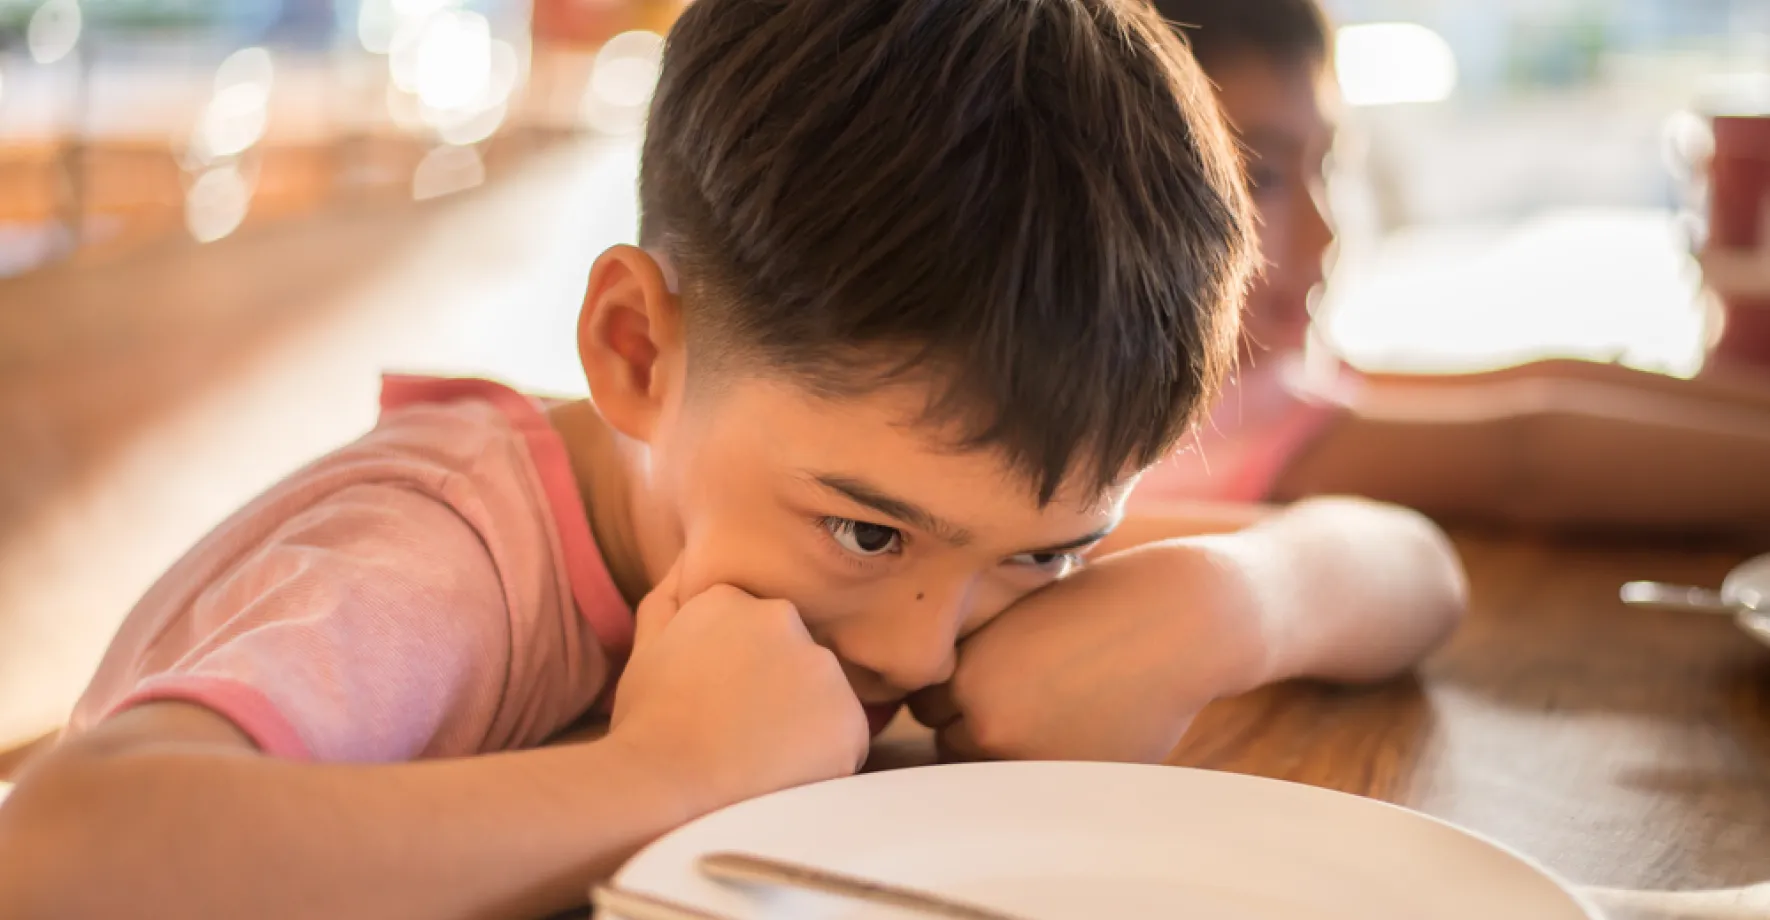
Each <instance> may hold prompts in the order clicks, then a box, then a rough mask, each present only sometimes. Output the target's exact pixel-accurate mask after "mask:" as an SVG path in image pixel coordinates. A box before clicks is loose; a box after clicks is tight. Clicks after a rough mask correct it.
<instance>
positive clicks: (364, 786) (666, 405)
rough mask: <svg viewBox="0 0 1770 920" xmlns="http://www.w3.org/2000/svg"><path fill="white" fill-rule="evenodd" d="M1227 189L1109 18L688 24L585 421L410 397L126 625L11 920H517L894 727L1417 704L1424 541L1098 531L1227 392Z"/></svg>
mask: <svg viewBox="0 0 1770 920" xmlns="http://www.w3.org/2000/svg"><path fill="white" fill-rule="evenodd" d="M1240 181H1241V180H1240V176H1239V173H1238V171H1237V169H1236V163H1235V160H1234V156H1233V152H1232V148H1231V145H1230V143H1229V140H1228V138H1227V135H1226V133H1225V131H1224V130H1223V128H1222V126H1221V125H1220V123H1219V122H1218V120H1217V118H1216V116H1215V114H1214V109H1213V107H1212V105H1211V102H1210V97H1209V92H1208V90H1207V89H1206V88H1205V87H1204V85H1203V83H1202V81H1201V80H1200V79H1199V77H1198V75H1197V73H1196V71H1195V69H1194V68H1193V66H1192V65H1191V63H1190V61H1189V59H1188V58H1187V57H1186V56H1185V54H1184V51H1183V50H1182V49H1181V48H1180V46H1179V45H1178V44H1177V43H1176V41H1175V39H1174V38H1173V37H1172V36H1171V35H1169V34H1168V32H1167V30H1166V27H1165V26H1164V25H1163V23H1162V22H1161V21H1160V20H1159V19H1157V18H1155V17H1154V16H1153V14H1151V13H1150V12H1149V11H1148V10H1147V9H1145V7H1144V6H1143V5H1142V4H1141V3H1140V2H1137V0H1046V2H1038V3H1028V2H1024V0H893V2H883V0H877V2H875V0H700V2H698V3H696V4H694V5H693V6H691V7H690V8H689V9H688V11H687V13H686V14H685V16H684V18H683V20H682V21H681V22H680V24H679V25H678V26H677V28H676V30H675V31H674V32H673V34H672V36H671V39H670V45H669V48H668V51H667V53H666V56H665V62H664V66H663V74H662V77H661V82H660V85H659V87H658V91H657V96H656V99H655V101H654V104H653V111H652V120H651V124H650V130H649V132H648V136H647V139H646V146H645V153H644V165H643V169H642V178H641V199H642V204H643V214H644V217H643V227H642V233H641V237H642V242H643V244H644V246H645V248H644V249H638V248H632V247H616V248H614V249H611V250H610V251H608V252H605V253H603V254H602V256H601V257H600V258H598V259H597V261H596V263H595V266H594V267H593V269H592V271H591V276H590V281H589V285H588V289H587V292H586V296H585V304H584V310H583V313H582V318H581V321H580V324H579V328H578V331H577V332H578V343H579V347H580V352H581V355H582V358H583V364H584V369H585V373H586V377H587V380H588V383H589V385H590V391H591V393H592V396H593V398H594V406H592V405H591V404H590V403H570V404H563V405H553V406H551V407H543V406H542V405H541V404H539V403H537V402H535V401H533V400H530V399H528V398H527V397H524V396H521V395H520V394H517V393H514V392H512V391H510V390H507V389H503V388H501V387H497V386H495V385H492V384H487V383H484V382H476V381H435V380H413V379H394V380H390V381H389V385H388V389H387V393H386V396H385V398H384V403H385V406H386V411H385V412H384V416H383V419H382V421H381V423H380V425H379V426H378V428H377V429H376V431H375V432H374V433H372V434H370V435H369V436H368V437H366V438H365V439H364V440H363V441H361V442H358V443H357V444H355V445H352V446H350V447H347V448H345V449H344V450H342V451H340V452H339V453H337V454H334V455H332V456H330V457H327V458H324V459H322V460H320V461H319V462H317V463H316V464H315V465H314V466H312V467H310V468H308V469H307V470H304V471H303V472H301V473H299V474H297V475H296V476H295V477H293V478H292V479H291V480H289V481H288V482H286V483H284V484H283V485H281V486H279V487H277V488H276V489H274V490H273V491H272V492H270V493H269V494H267V495H266V496H264V497H263V498H261V499H260V500H258V501H257V502H255V503H253V504H252V505H251V506H249V507H247V508H246V509H245V510H244V511H242V512H241V513H240V514H239V515H237V516H235V517H234V518H233V519H232V520H230V521H229V522H228V523H226V524H225V525H223V527H222V528H221V529H220V530H218V531H217V532H216V533H215V534H214V535H212V536H211V537H209V538H208V539H207V540H205V541H204V542H203V543H202V544H200V545H199V546H198V547H197V548H196V549H195V550H194V551H193V552H192V553H191V555H190V556H189V557H187V558H186V559H185V560H183V561H182V562H181V563H179V565H178V566H177V567H175V568H174V569H173V571H172V572H170V573H169V574H168V575H167V576H166V578H165V579H164V580H163V581H162V582H161V583H160V584H159V585H157V586H156V587H155V588H154V589H153V591H151V592H150V593H149V595H148V596H147V597H146V598H144V599H143V601H142V604H141V606H140V607H139V608H138V609H137V610H136V611H135V612H134V613H133V614H132V615H131V617H130V619H129V621H128V622H127V623H126V624H125V626H124V627H123V629H122V630H121V631H120V633H119V635H118V637H117V639H116V642H115V644H114V645H113V647H112V649H111V651H110V653H109V654H108V655H107V657H106V659H105V661H104V663H103V664H102V666H101V668H100V672H99V674H98V676H97V678H96V679H95V680H94V682H93V685H92V687H91V689H90V690H89V691H88V693H87V695H86V697H85V699H84V700H83V701H82V703H81V705H80V708H79V711H78V712H77V713H76V716H75V719H74V723H73V725H72V726H70V732H69V737H68V740H66V741H65V742H64V743H63V744H62V745H61V746H60V747H59V748H58V749H57V750H55V751H54V752H52V753H51V754H50V755H48V756H47V757H46V758H45V759H44V760H43V761H41V762H40V763H39V764H38V765H37V767H36V768H35V769H34V770H32V771H30V772H29V773H27V775H26V776H25V777H23V778H22V780H21V783H20V785H19V788H18V790H17V792H16V793H15V797H14V799H13V800H12V801H11V802H10V803H9V804H8V805H7V807H6V809H5V810H4V811H0V914H3V915H5V916H8V917H41V916H51V915H54V916H62V915H79V916H86V915H92V916H105V915H114V914H118V913H143V912H152V913H164V914H166V915H168V916H181V917H183V916H244V915H253V916H259V917H266V916H300V917H313V916H323V917H356V916H362V917H379V918H385V917H401V916H411V917H447V916H461V917H499V916H513V917H519V916H528V915H535V914H540V913H544V912H547V911H551V910H554V909H558V908H561V907H566V906H569V905H572V904H577V903H581V902H582V901H583V898H584V893H585V889H586V887H587V885H588V883H589V882H590V881H591V880H593V879H594V878H597V877H599V876H601V875H604V874H606V873H608V872H609V871H611V870H612V869H613V868H614V867H615V866H616V865H618V864H619V862H620V861H621V860H622V859H623V858H625V857H626V856H627V855H629V854H630V853H632V852H633V851H634V849H636V848H637V847H639V846H641V845H643V844H644V843H645V842H647V841H648V840H650V839H652V838H654V837H656V836H657V835H658V834H660V833H662V832H664V831H666V830H669V829H670V828H672V827H675V826H677V825H679V824H681V823H682V822H684V821H687V820H689V819H691V818H693V817H695V816H697V815H700V814H704V813H706V812H708V811H710V810H713V809H716V808H719V807H721V806H724V805H727V804H730V803H732V802H735V801H738V800H741V799H744V798H748V797H752V796H755V795H759V794H763V793H766V792H769V791H773V790H777V789H782V788H786V787H790V786H794V785H797V784H801V783H807V782H812V781H817V780H823V779H828V778H832V777H838V776H842V775H845V774H848V773H850V772H852V771H853V770H855V769H856V768H857V766H858V765H859V763H860V762H861V760H862V758H863V757H864V755H865V754H866V749H867V739H868V734H869V722H870V723H871V727H872V728H877V727H878V726H879V725H880V724H882V723H883V721H884V720H885V719H887V718H888V717H889V716H890V714H891V712H892V711H894V710H895V709H896V708H897V706H898V705H899V703H900V701H902V700H904V699H905V698H906V697H910V696H912V695H915V699H914V703H913V705H914V706H915V708H916V709H917V710H918V714H919V715H920V716H921V717H922V718H923V719H925V720H926V721H927V722H929V723H931V724H933V725H935V726H936V727H938V728H939V729H940V733H941V738H942V742H943V743H944V744H945V745H946V746H947V747H948V748H949V749H950V750H952V751H954V752H955V753H958V754H961V755H974V756H1020V757H1058V756H1063V757H1094V758H1120V759H1148V760H1153V759H1159V758H1160V757H1162V756H1163V755H1164V754H1165V753H1167V751H1168V750H1169V749H1170V748H1171V747H1172V745H1173V744H1174V743H1175V741H1176V740H1177V739H1178V738H1179V736H1180V734H1181V732H1183V731H1184V729H1185V727H1186V725H1187V723H1188V721H1189V720H1190V718H1191V715H1192V714H1193V713H1194V712H1196V711H1197V710H1198V709H1199V708H1200V707H1201V706H1203V705H1204V704H1205V703H1207V702H1208V701H1209V700H1211V699H1212V698H1214V697H1217V696H1220V695H1223V694H1229V693H1236V692H1239V691H1242V690H1245V689H1248V688H1250V687H1252V686H1255V685H1257V684H1259V683H1261V682H1264V681H1268V680H1274V679H1282V678H1284V677H1288V676H1293V675H1303V674H1309V675H1315V676H1321V677H1327V678H1344V679H1352V680H1362V679H1374V678H1379V677H1381V676H1384V675H1386V674H1390V673H1392V672H1394V671H1396V670H1398V669H1401V668H1404V667H1406V666H1408V665H1409V664H1410V663H1411V662H1413V661H1415V660H1416V659H1417V658H1418V657H1419V656H1420V655H1421V654H1423V653H1424V651H1425V650H1427V649H1428V648H1430V647H1431V646H1433V645H1434V644H1436V643H1437V642H1438V641H1439V640H1440V639H1442V637H1443V636H1444V635H1445V634H1446V633H1447V632H1448V630H1449V629H1450V627H1451V625H1452V624H1453V622H1454V620H1455V618H1456V616H1457V614H1458V612H1459V611H1460V608H1461V603H1462V597H1461V581H1460V574H1459V570H1458V567H1457V563H1456V561H1455V558H1454V555H1453V554H1452V553H1451V552H1450V550H1449V549H1448V548H1447V546H1446V544H1445V542H1444V541H1443V539H1442V537H1441V535H1440V534H1438V533H1437V532H1436V531H1435V530H1434V529H1432V528H1431V526H1430V525H1428V524H1426V523H1425V522H1424V521H1423V520H1422V519H1420V518H1419V517H1417V516H1415V515H1412V514H1410V513H1407V512H1402V511H1398V510H1394V509H1389V508H1384V507H1380V506H1374V505H1367V504H1362V503H1348V502H1323V503H1317V504H1313V505H1307V506H1301V507H1299V508H1297V509H1295V510H1293V511H1289V512H1284V513H1280V514H1276V515H1274V516H1273V517H1272V518H1271V519H1269V520H1267V521H1264V522H1262V523H1260V524H1258V525H1256V526H1254V527H1252V528H1251V529H1249V530H1248V531H1246V532H1244V533H1241V534H1237V535H1233V536H1224V537H1215V538H1209V539H1201V540H1180V539H1167V538H1172V537H1177V536H1180V535H1182V534H1185V533H1191V532H1195V531H1196V530H1198V529H1200V528H1201V527H1206V526H1208V525H1209V524H1210V522H1203V521H1199V520H1159V519H1144V520H1134V521H1125V522H1123V525H1124V526H1120V524H1121V521H1120V518H1121V507H1122V504H1123V502H1124V498H1125V494H1126V493H1127V492H1128V491H1129V489H1130V487H1131V485H1132V483H1133V481H1134V480H1135V478H1136V473H1137V471H1138V470H1140V469H1142V468H1143V467H1145V466H1148V465H1149V464H1150V463H1152V462H1153V461H1155V460H1156V459H1157V458H1158V457H1160V456H1161V455H1162V454H1163V453H1165V452H1166V451H1168V450H1169V449H1170V448H1171V447H1172V446H1173V445H1174V443H1175V442H1176V441H1177V440H1178V439H1179V438H1180V437H1181V435H1182V434H1183V433H1184V432H1185V430H1186V428H1187V426H1188V424H1189V422H1190V419H1191V417H1192V414H1193V412H1194V410H1195V409H1196V408H1197V407H1198V406H1199V405H1200V404H1201V403H1202V402H1203V401H1205V400H1207V399H1208V398H1209V396H1210V394H1211V392H1212V390H1213V388H1214V387H1215V385H1216V383H1217V381H1218V379H1219V378H1220V377H1221V375H1222V374H1223V373H1224V371H1225V369H1226V367H1227V365H1228V364H1229V363H1230V362H1231V360H1232V356H1233V353H1234V348H1235V341H1236V335H1237V323H1236V320H1235V313H1236V303H1237V298H1238V297H1239V296H1240V293H1241V288H1242V286H1243V284H1244V281H1245V279H1246V276H1247V274H1248V269H1249V264H1250V261H1251V258H1250V257H1251V252H1250V249H1251V247H1250V246H1249V243H1248V239H1247V232H1246V227H1247V214H1246V204H1245V201H1244V199H1243V194H1242V192H1241V190H1240ZM1115 528H1116V532H1115ZM1135 544H1142V545H1140V546H1137V547H1136V548H1131V547H1133V545H1135ZM1090 553H1091V554H1092V556H1093V561H1091V562H1090V564H1089V565H1088V566H1087V567H1085V568H1083V567H1080V557H1081V556H1082V555H1083V554H1090ZM635 606H636V607H637V615H636V616H633V615H630V614H629V610H631V609H633V608H634V607H635ZM617 677H619V683H618V686H617V683H616V678H617ZM617 691H618V692H617ZM599 704H609V705H610V708H611V711H612V715H611V719H610V729H609V732H608V734H607V736H606V737H605V738H604V739H603V740H600V741H595V742H591V743H587V744H580V745H570V746H553V747H542V748H539V749H537V745H540V744H541V743H542V742H543V741H545V740H546V739H547V738H549V737H550V736H552V735H553V734H555V733H556V732H558V731H559V729H561V728H562V727H564V726H566V725H568V724H570V723H571V722H573V721H574V720H576V719H577V718H579V716H580V715H581V714H583V713H584V712H586V711H588V710H591V709H592V708H594V707H596V706H598V705H599ZM145 905H151V907H144V906H145Z"/></svg>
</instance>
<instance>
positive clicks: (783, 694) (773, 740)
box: [608, 571, 870, 814]
mask: <svg viewBox="0 0 1770 920" xmlns="http://www.w3.org/2000/svg"><path fill="white" fill-rule="evenodd" d="M676 585H677V579H676V572H675V571H672V572H671V573H670V575H669V576H667V577H666V578H665V579H664V580H663V582H662V583H660V584H659V585H658V587H657V588H656V589H655V590H653V591H652V593H651V594H650V595H648V596H647V597H646V599H645V601H644V602H643V603H641V604H640V605H639V613H638V624H637V633H636V635H635V637H634V643H633V656H632V659H631V661H630V663H629V664H628V667H627V671H626V674H625V675H624V676H623V677H622V678H621V683H620V686H619V691H618V693H617V695H616V698H615V708H614V715H613V718H612V720H611V725H610V730H609V736H608V740H609V741H613V742H616V743H619V744H623V745H626V746H628V748H629V749H631V750H632V751H633V752H634V753H635V754H637V755H638V756H639V757H640V758H641V760H643V761H644V762H646V763H647V764H648V766H649V767H650V768H652V769H655V770H657V771H660V772H661V773H664V774H666V775H669V776H670V777H671V779H672V780H673V781H675V782H676V783H677V784H678V785H679V786H680V787H681V788H683V789H685V790H687V791H688V792H689V795H690V798H691V802H690V804H691V806H692V809H693V811H694V813H695V814H700V813H703V812H706V811H710V810H712V809H715V808H719V807H723V806H725V805H729V804H731V803H734V802H738V801H742V800H744V799H747V798H753V797H755V796H758V795H764V794H766V793H769V792H774V791H777V790H780V789H786V788H789V787H792V786H799V785H803V784H806V783H812V782H817V781H819V780H825V779H834V778H836V777H840V776H847V775H848V774H851V773H853V772H854V771H855V770H857V769H859V767H860V764H861V762H862V761H863V760H864V759H865V758H866V754H867V748H868V745H869V742H870V738H869V735H868V732H867V719H866V715H865V713H864V712H863V711H862V709H861V705H860V702H859V701H858V700H856V699H855V696H854V691H853V690H852V689H851V688H850V687H849V685H848V680H847V678H845V677H844V676H843V674H842V667H841V665H840V664H839V663H838V662H837V660H836V657H835V655H833V654H831V653H830V651H829V650H827V649H825V648H822V647H821V646H819V645H817V644H816V643H815V642H813V641H812V639H811V636H810V634H809V633H807V632H806V630H805V624H804V623H803V622H802V621H801V620H800V618H799V613H798V611H797V610H796V609H794V607H793V605H792V604H790V603H788V602H786V601H774V600H759V599H757V598H755V597H752V596H750V595H749V594H746V593H744V592H743V591H740V590H738V589H737V588H733V587H729V586H725V585H719V586H715V587H713V588H710V589H708V590H707V591H705V592H703V593H702V594H700V595H699V596H697V597H694V598H691V599H689V600H688V601H686V602H684V603H681V604H680V606H678V599H677V597H676Z"/></svg>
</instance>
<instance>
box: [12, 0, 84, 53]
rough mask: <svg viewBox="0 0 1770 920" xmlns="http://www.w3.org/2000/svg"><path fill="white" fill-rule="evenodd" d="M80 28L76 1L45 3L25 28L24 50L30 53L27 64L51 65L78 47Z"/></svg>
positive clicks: (66, 0) (49, 1)
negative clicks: (31, 62) (30, 61)
mask: <svg viewBox="0 0 1770 920" xmlns="http://www.w3.org/2000/svg"><path fill="white" fill-rule="evenodd" d="M84 27H85V17H84V15H83V14H82V13H81V11H80V4H79V0H48V2H46V3H44V4H43V5H42V6H40V7H37V12H35V13H33V14H31V21H30V23H29V24H27V25H26V26H25V48H26V49H28V50H29V51H30V53H31V60H33V61H36V62H37V63H39V64H53V63H55V62H56V61H59V60H61V59H62V58H65V57H67V56H68V55H69V54H70V53H72V52H73V50H74V48H76V47H78V46H79V44H80V32H81V30H82V29H83V28H84Z"/></svg>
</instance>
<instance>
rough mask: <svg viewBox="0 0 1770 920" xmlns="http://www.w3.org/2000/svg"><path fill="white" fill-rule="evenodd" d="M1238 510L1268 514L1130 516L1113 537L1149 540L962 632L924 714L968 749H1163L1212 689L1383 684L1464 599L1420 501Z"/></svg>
mask: <svg viewBox="0 0 1770 920" xmlns="http://www.w3.org/2000/svg"><path fill="white" fill-rule="evenodd" d="M1216 510H1217V511H1219V512H1221V511H1226V510H1228V509H1227V508H1226V507H1224V506H1216ZM1242 510H1243V511H1244V512H1246V513H1248V514H1249V515H1251V516H1255V517H1259V518H1260V519H1259V520H1258V522H1257V523H1255V524H1253V525H1252V526H1248V527H1245V528H1243V529H1240V530H1237V531H1235V532H1232V533H1219V534H1216V535H1206V536H1186V534H1195V533H1198V532H1200V530H1201V529H1203V530H1209V529H1226V528H1201V527H1200V526H1199V525H1200V524H1201V523H1218V524H1224V525H1228V524H1231V523H1233V522H1232V521H1231V520H1230V517H1231V516H1230V515H1223V514H1215V513H1206V512H1208V511H1210V506H1191V507H1187V506H1179V507H1176V508H1174V509H1170V511H1169V512H1167V513H1165V514H1157V515H1153V516H1148V517H1140V518H1133V519H1131V520H1128V521H1127V522H1126V526H1125V527H1124V528H1123V531H1124V536H1122V537H1120V538H1119V542H1118V543H1117V544H1116V547H1122V546H1124V545H1125V544H1126V543H1131V542H1138V541H1141V545H1136V546H1132V547H1130V548H1125V549H1119V550H1118V551H1116V552H1110V553H1109V554H1107V555H1104V556H1103V557H1101V558H1099V559H1098V560H1097V561H1095V562H1093V563H1091V564H1090V565H1088V566H1087V567H1086V568H1084V569H1082V570H1081V571H1079V572H1077V573H1075V574H1073V575H1071V576H1069V577H1067V578H1065V579H1063V580H1061V581H1059V582H1057V583H1055V584H1053V585H1051V586H1049V587H1047V588H1045V589H1043V590H1041V591H1039V592H1037V593H1035V594H1033V595H1031V596H1029V597H1027V598H1026V599H1024V600H1022V601H1020V602H1019V603H1018V604H1016V605H1015V606H1014V607H1012V608H1010V609H1009V610H1008V611H1006V612H1005V613H1003V614H1002V615H1001V616H1000V617H999V618H998V619H997V620H995V621H994V622H992V623H990V624H989V625H987V626H985V627H984V628H983V629H982V630H980V631H979V632H978V633H977V634H976V635H974V636H972V637H970V638H968V639H967V640H966V641H965V643H964V644H963V645H962V646H961V647H960V650H959V664H958V669H957V671H956V673H955V675H954V677H953V680H952V681H951V682H950V683H949V684H948V685H946V686H944V687H941V688H936V689H935V690H932V691H927V692H924V693H923V694H920V695H919V696H918V697H917V698H915V699H913V700H912V705H913V707H914V708H915V710H916V715H917V717H918V718H919V719H921V720H922V721H923V723H924V724H927V725H930V726H931V727H933V728H935V729H937V731H938V732H939V738H940V741H941V743H942V746H943V747H944V749H945V750H947V751H948V752H949V753H952V754H956V755H958V756H968V757H976V756H994V757H1022V758H1062V759H1091V760H1129V761H1157V760H1162V759H1164V758H1165V757H1166V756H1167V754H1168V753H1169V752H1170V751H1171V750H1172V749H1173V747H1174V745H1175V744H1177V743H1178V742H1179V740H1180V737H1181V735H1182V734H1183V733H1184V732H1185V730H1186V728H1187V726H1188V725H1189V724H1190V723H1191V720H1192V717H1193V716H1194V715H1196V714H1197V712H1198V711H1199V710H1200V709H1202V708H1203V707H1204V706H1205V705H1206V704H1208V703H1210V702H1211V701H1212V700H1215V699H1219V698H1222V697H1226V696H1233V695H1236V694H1239V693H1243V692H1246V691H1248V690H1251V689H1253V688H1255V687H1257V686H1259V685H1261V684H1265V683H1269V682H1273V681H1279V680H1286V679H1291V678H1302V677H1308V678H1320V679H1326V680H1339V681H1371V680H1380V679H1382V678H1385V677H1388V676H1391V675H1393V674H1396V673H1398V672H1400V671H1402V670H1404V669H1406V668H1408V667H1410V666H1412V665H1413V664H1414V663H1416V662H1417V661H1418V660H1419V659H1420V658H1422V657H1424V656H1425V654H1426V653H1427V652H1429V651H1430V650H1431V649H1432V648H1434V647H1435V646H1437V645H1438V644H1439V643H1440V642H1442V641H1443V640H1444V639H1445V638H1446V637H1447V636H1448V635H1449V634H1450V632H1451V630H1452V629H1453V628H1454V627H1455V625H1456V623H1457V622H1458V620H1459V619H1460V617H1461V615H1462V613H1463V610H1464V608H1465V605H1466V586H1465V581H1464V576H1463V572H1462V567H1461V564H1460V562H1459V561H1458V559H1457V555H1456V552H1455V550H1454V549H1453V548H1452V547H1451V545H1450V543H1449V541H1448V540H1447V539H1446V538H1445V536H1444V535H1443V533H1442V532H1440V531H1439V530H1438V528H1437V527H1436V526H1434V525H1433V524H1432V523H1431V522H1430V521H1428V520H1426V519H1425V518H1424V517H1422V516H1421V515H1419V514H1416V513H1414V512H1411V511H1408V510H1405V509H1402V508H1397V507H1393V506H1388V505H1381V504H1378V503H1374V502H1369V501H1364V500H1358V499H1331V498H1330V499H1315V500H1310V501H1305V502H1301V503H1298V504H1297V505H1294V506H1291V507H1289V508H1285V509H1266V510H1263V511H1262V510H1260V509H1254V508H1244V509H1242ZM1116 547H1112V546H1109V547H1107V548H1108V549H1109V550H1110V549H1114V548H1116ZM1028 674H1037V675H1039V677H1038V679H1037V680H1036V681H1028V680H1027V678H1026V675H1028Z"/></svg>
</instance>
